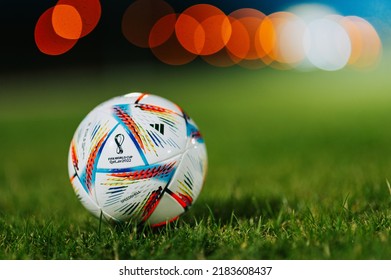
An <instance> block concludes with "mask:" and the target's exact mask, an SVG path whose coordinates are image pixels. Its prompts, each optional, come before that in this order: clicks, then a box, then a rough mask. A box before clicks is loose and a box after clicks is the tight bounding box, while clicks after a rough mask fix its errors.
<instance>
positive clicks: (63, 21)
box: [52, 5, 83, 40]
mask: <svg viewBox="0 0 391 280" xmlns="http://www.w3.org/2000/svg"><path fill="white" fill-rule="evenodd" d="M52 25H53V29H54V31H55V32H56V33H57V35H58V36H61V37H63V38H65V39H76V40H77V39H79V38H80V35H81V31H82V28H83V23H82V19H81V17H80V14H79V12H78V11H77V10H76V9H75V8H74V7H73V6H70V5H56V6H55V7H54V9H53V14H52Z"/></svg>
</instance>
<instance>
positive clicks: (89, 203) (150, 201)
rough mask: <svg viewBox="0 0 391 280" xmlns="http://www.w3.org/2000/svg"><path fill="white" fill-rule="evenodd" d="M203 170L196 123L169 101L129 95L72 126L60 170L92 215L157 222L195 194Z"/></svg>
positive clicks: (203, 154)
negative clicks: (66, 172) (64, 164)
mask: <svg viewBox="0 0 391 280" xmlns="http://www.w3.org/2000/svg"><path fill="white" fill-rule="evenodd" d="M206 169H207V153H206V147H205V143H204V140H203V138H202V136H201V134H200V132H199V130H198V128H197V126H196V124H195V123H194V122H193V121H192V120H191V119H190V118H189V116H187V115H186V114H185V113H184V112H183V110H182V109H181V108H180V107H178V106H177V105H175V104H174V103H172V102H170V101H168V100H166V99H164V98H162V97H159V96H156V95H151V94H143V93H131V94H127V95H124V96H120V97H115V98H113V99H110V100H108V101H106V102H104V103H102V104H100V105H99V106H97V107H96V108H95V109H93V110H92V111H91V112H90V113H89V114H88V115H87V116H86V117H85V118H84V120H83V121H82V122H81V123H80V125H79V127H78V128H77V130H76V132H75V134H74V136H73V139H72V142H71V146H70V149H69V157H68V170H69V176H70V179H71V183H72V186H73V188H74V191H75V193H76V195H77V196H78V198H79V199H80V201H81V202H82V204H83V205H84V206H85V208H87V209H88V210H89V211H90V212H91V213H92V214H94V215H95V216H96V217H100V216H102V217H104V218H105V219H106V220H107V221H109V222H110V221H114V222H128V221H131V222H136V223H148V224H150V225H155V226H157V225H162V224H165V223H166V222H170V221H172V220H175V219H176V218H177V217H178V216H179V215H181V214H182V213H184V212H185V211H186V210H187V209H188V208H189V207H190V206H191V205H192V204H193V203H194V202H195V200H196V199H197V197H198V195H199V194H200V191H201V188H202V185H203V182H204V179H205V175H206Z"/></svg>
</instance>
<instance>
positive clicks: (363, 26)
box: [341, 16, 382, 69]
mask: <svg viewBox="0 0 391 280" xmlns="http://www.w3.org/2000/svg"><path fill="white" fill-rule="evenodd" d="M341 23H342V25H343V26H344V28H345V29H346V31H347V32H348V34H349V37H350V40H351V42H352V54H351V56H350V59H349V62H348V63H349V65H351V66H353V67H355V68H357V69H366V68H370V67H372V66H374V65H376V64H377V62H378V61H379V59H380V56H381V53H382V43H381V40H380V37H379V35H378V34H377V32H376V30H375V28H374V27H373V26H372V25H371V24H370V23H369V22H367V21H366V20H364V19H363V18H360V17H356V16H348V17H344V18H343V19H342V20H341Z"/></svg>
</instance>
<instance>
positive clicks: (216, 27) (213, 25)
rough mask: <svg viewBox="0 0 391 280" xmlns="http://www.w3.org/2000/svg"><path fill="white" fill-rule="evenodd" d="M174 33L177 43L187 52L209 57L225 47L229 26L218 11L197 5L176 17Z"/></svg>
mask: <svg viewBox="0 0 391 280" xmlns="http://www.w3.org/2000/svg"><path fill="white" fill-rule="evenodd" d="M175 32H176V36H177V38H178V40H179V42H180V43H181V44H182V46H183V47H184V48H185V49H186V50H188V51H189V52H191V53H194V54H197V55H211V54H214V53H217V52H218V51H220V50H221V49H222V48H224V47H225V44H226V43H227V41H228V40H229V38H230V36H231V25H230V22H229V19H228V17H227V16H226V15H225V14H224V13H223V12H222V11H221V10H220V9H218V8H216V7H215V6H212V5H208V4H197V5H194V6H191V7H190V8H188V9H186V10H185V11H184V12H183V13H182V14H181V15H180V16H179V17H178V20H177V22H176V25H175Z"/></svg>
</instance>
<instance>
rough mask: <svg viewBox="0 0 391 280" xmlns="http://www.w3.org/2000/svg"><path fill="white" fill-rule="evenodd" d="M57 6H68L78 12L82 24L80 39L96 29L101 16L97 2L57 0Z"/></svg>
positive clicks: (95, 0) (89, 0) (96, 0)
mask: <svg viewBox="0 0 391 280" xmlns="http://www.w3.org/2000/svg"><path fill="white" fill-rule="evenodd" d="M57 5H69V6H72V7H74V8H75V9H76V10H77V11H78V12H79V14H80V17H81V20H82V22H83V26H82V31H81V34H80V38H83V37H85V36H87V35H88V34H90V33H91V32H92V31H93V30H94V29H95V28H96V26H97V25H98V23H99V20H100V18H101V15H102V8H101V4H100V1H99V0H59V1H58V2H57Z"/></svg>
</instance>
